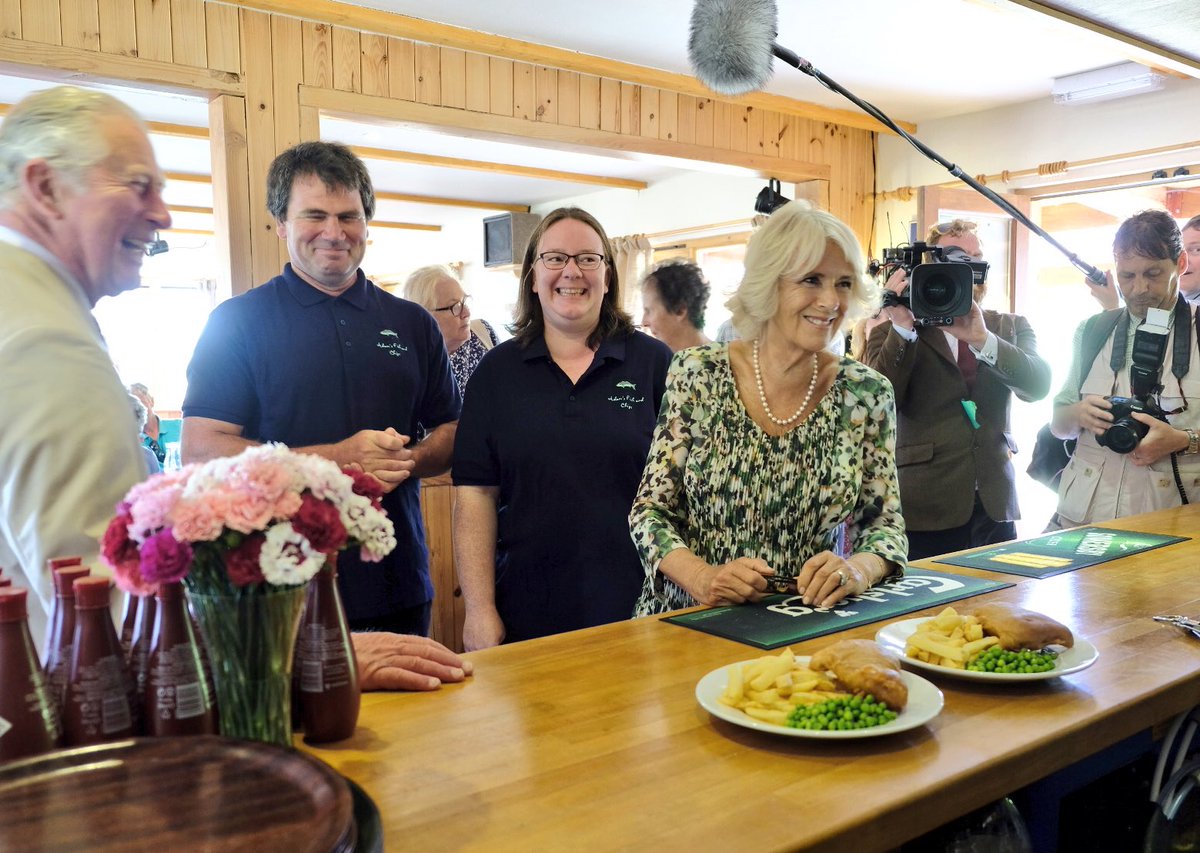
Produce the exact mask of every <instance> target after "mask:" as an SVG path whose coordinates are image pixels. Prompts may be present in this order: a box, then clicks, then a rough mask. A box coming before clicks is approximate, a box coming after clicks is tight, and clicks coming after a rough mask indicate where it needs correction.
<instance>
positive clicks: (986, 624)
mask: <svg viewBox="0 0 1200 853" xmlns="http://www.w3.org/2000/svg"><path fill="white" fill-rule="evenodd" d="M975 618H976V619H978V620H979V624H980V625H982V626H983V633H984V634H986V635H990V636H994V637H996V638H997V639H998V640H1000V646H1001V648H1005V649H1009V650H1011V651H1017V650H1020V649H1044V648H1045V647H1046V646H1049V645H1060V646H1066V647H1067V648H1068V649H1069V648H1071V646H1073V645H1075V638H1074V637H1073V636H1071V629H1070V628H1068V627H1067V626H1066V625H1063V624H1062V623H1060V622H1055V621H1054V620H1053V619H1051V618H1050V617H1049V616H1043V615H1042V614H1041V613H1034V612H1033V611H1032V610H1025V609H1023V608H1020V607H1016V606H1014V605H1012V604H1004V603H1002V602H995V603H993V604H983V605H980V606H979V607H977V608H975Z"/></svg>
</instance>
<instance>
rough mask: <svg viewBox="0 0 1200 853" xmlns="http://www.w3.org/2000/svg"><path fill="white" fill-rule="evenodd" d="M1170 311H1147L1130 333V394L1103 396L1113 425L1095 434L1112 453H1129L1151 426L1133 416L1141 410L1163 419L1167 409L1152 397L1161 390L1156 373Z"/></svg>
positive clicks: (1158, 368)
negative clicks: (1139, 323) (1131, 345)
mask: <svg viewBox="0 0 1200 853" xmlns="http://www.w3.org/2000/svg"><path fill="white" fill-rule="evenodd" d="M1170 322H1171V312H1170V311H1165V310H1163V309H1162V308H1150V309H1147V311H1146V322H1144V323H1142V325H1141V326H1140V327H1139V328H1138V330H1137V331H1136V332H1134V334H1133V364H1131V365H1130V367H1129V389H1130V392H1131V393H1132V395H1133V396H1132V397H1106V398H1105V399H1106V400H1108V401H1109V402H1110V403H1112V410H1111V411H1112V417H1113V422H1112V426H1110V427H1109V428H1108V429H1106V430H1105V431H1104V432H1103V433H1102V434H1101V435H1099V436H1098V437H1097V438H1096V443H1097V444H1099V445H1100V446H1101V447H1107V448H1108V449H1109V450H1111V451H1113V453H1131V452H1132V451H1133V449H1134V448H1136V447H1137V446H1138V444H1139V443H1140V442H1141V440H1142V439H1143V438H1145V437H1146V433H1147V432H1149V431H1150V427H1148V426H1146V424H1144V423H1142V422H1141V421H1138V420H1135V419H1134V418H1133V413H1134V412H1141V413H1143V414H1146V415H1150V416H1151V417H1155V418H1158V419H1159V420H1160V421H1162V422H1164V423H1166V420H1167V413H1166V412H1164V411H1163V410H1162V408H1161V407H1160V406H1159V405H1158V403H1157V402H1156V401H1155V400H1154V399H1153V397H1154V395H1155V394H1158V393H1159V392H1160V391H1162V384H1161V383H1160V382H1159V377H1160V375H1161V374H1162V366H1163V358H1164V356H1165V355H1166V353H1167V331H1168V328H1169V326H1168V324H1169V323H1170Z"/></svg>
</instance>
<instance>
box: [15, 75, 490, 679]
mask: <svg viewBox="0 0 1200 853" xmlns="http://www.w3.org/2000/svg"><path fill="white" fill-rule="evenodd" d="M162 189H163V177H162V172H161V171H160V170H159V168H158V165H157V163H156V162H155V159H154V151H153V149H152V148H151V146H150V140H149V138H148V137H147V135H146V129H145V126H144V125H143V124H142V122H141V120H140V119H139V118H138V117H137V115H136V114H135V113H134V112H133V111H132V110H130V109H129V108H128V107H127V106H125V105H124V104H123V103H121V102H120V101H118V100H117V99H115V98H113V97H111V96H109V95H106V94H102V93H99V92H92V91H87V90H84V89H78V88H73V87H60V88H55V89H49V90H46V91H43V92H39V93H37V94H34V95H31V96H29V97H27V98H25V99H24V100H22V101H21V102H20V103H19V104H17V105H16V106H15V107H13V109H12V111H11V112H10V113H9V114H8V116H7V117H6V118H5V120H4V123H3V125H0V270H3V281H4V286H3V287H0V363H3V365H4V369H3V370H2V371H0V400H2V401H3V405H0V566H4V568H5V570H6V573H7V574H10V575H12V576H14V580H15V583H17V584H18V585H25V586H28V587H29V588H30V592H31V594H30V597H29V600H28V605H29V611H30V629H31V631H32V632H33V634H34V636H37V637H40V636H42V635H43V634H44V629H45V621H46V614H47V612H48V610H49V608H50V605H51V603H52V599H53V595H54V588H53V581H52V578H51V577H50V574H49V571H48V570H47V569H46V560H47V559H48V558H50V557H55V556H62V555H66V554H80V555H83V556H84V557H85V558H91V557H94V556H95V554H96V553H97V550H98V540H99V538H100V536H101V535H102V534H103V532H104V528H105V525H106V524H107V522H108V520H109V519H110V518H111V517H112V515H113V510H114V507H115V506H116V504H117V502H118V501H119V500H120V499H121V498H122V496H123V495H124V494H125V493H126V492H127V491H128V490H129V488H130V487H131V486H132V485H134V484H135V483H137V482H138V481H139V480H141V479H142V478H143V477H145V476H146V470H145V464H144V462H143V459H142V456H141V451H140V448H139V445H138V441H137V434H136V432H135V431H134V429H133V428H132V426H131V416H130V410H129V395H128V394H127V392H126V391H125V388H124V386H123V385H122V383H121V380H120V378H119V377H118V376H117V372H116V370H115V369H114V368H113V365H112V361H111V360H110V358H109V356H108V352H107V350H106V348H105V345H104V339H103V338H102V337H101V334H100V329H99V327H98V326H97V325H96V321H95V320H94V319H93V317H92V314H91V309H92V308H93V307H94V306H95V304H96V303H97V302H98V301H99V300H100V299H101V298H102V297H105V296H116V295H117V294H119V293H121V292H122V291H125V290H130V289H132V288H135V287H137V286H138V283H139V276H140V271H141V264H142V258H143V257H145V249H146V245H147V244H148V243H149V242H150V241H151V240H153V239H154V236H155V232H156V231H158V230H160V229H165V228H167V227H169V226H170V224H171V217H170V214H169V213H168V212H167V208H166V204H165V203H164V202H163V197H162ZM93 570H94V571H101V568H100V567H99V565H98V564H97V566H95V567H94V569H93ZM356 648H357V650H358V652H359V656H360V669H361V670H362V671H363V676H364V679H363V686H364V688H365V689H372V688H374V689H379V688H392V687H403V688H409V689H430V688H433V687H436V686H437V685H438V684H439V683H440V682H441V681H452V680H461V679H462V677H463V674H464V670H466V671H468V672H469V668H470V665H469V664H464V663H462V662H461V661H460V660H459V659H458V658H457V657H456V656H455V655H454V654H453V653H452V652H450V651H449V650H447V649H445V648H444V647H442V646H438V645H437V644H433V643H431V641H428V640H425V639H424V638H420V637H416V638H413V637H398V636H396V635H387V634H379V635H373V636H370V637H366V638H356Z"/></svg>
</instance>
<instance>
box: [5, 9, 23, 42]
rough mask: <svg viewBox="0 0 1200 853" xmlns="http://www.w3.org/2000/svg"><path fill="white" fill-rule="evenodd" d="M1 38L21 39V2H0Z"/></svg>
mask: <svg viewBox="0 0 1200 853" xmlns="http://www.w3.org/2000/svg"><path fill="white" fill-rule="evenodd" d="M0 37H3V38H6V39H19V38H20V37H21V0H0Z"/></svg>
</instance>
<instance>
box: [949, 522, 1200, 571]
mask: <svg viewBox="0 0 1200 853" xmlns="http://www.w3.org/2000/svg"><path fill="white" fill-rule="evenodd" d="M1186 541H1187V537H1186V536H1158V535H1156V534H1154V533H1134V532H1132V531H1129V530H1114V529H1112V528H1110V527H1077V528H1075V529H1073V530H1063V531H1060V532H1058V533H1048V534H1046V535H1045V536H1039V537H1037V538H1036V539H1026V540H1024V541H1023V542H1005V543H1004V544H1003V545H997V546H995V547H993V548H988V549H986V550H983V551H975V552H974V553H971V554H954V555H953V556H949V557H937V558H936V560H935V562H938V563H947V564H949V565H952V566H969V567H971V568H973V569H987V570H989V571H993V572H1006V573H1007V574H1010V575H1024V576H1025V577H1028V578H1048V577H1051V576H1053V575H1058V574H1062V573H1063V572H1072V571H1074V570H1075V569H1082V568H1083V567H1084V566H1094V565H1096V564H1097V563H1104V562H1107V561H1109V560H1116V559H1118V558H1120V557H1128V556H1131V555H1133V554H1138V553H1141V552H1142V551H1149V550H1152V549H1154V548H1161V547H1163V546H1164V545H1174V544H1175V543H1176V542H1186Z"/></svg>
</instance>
